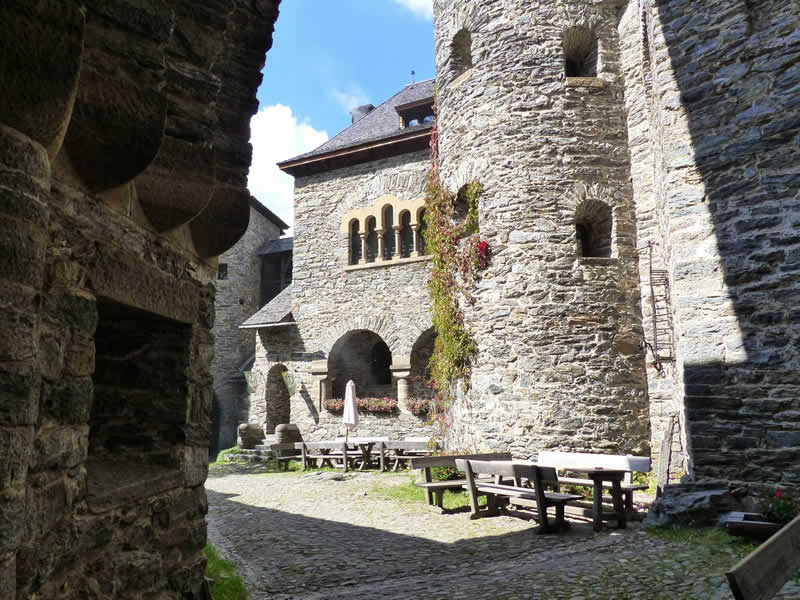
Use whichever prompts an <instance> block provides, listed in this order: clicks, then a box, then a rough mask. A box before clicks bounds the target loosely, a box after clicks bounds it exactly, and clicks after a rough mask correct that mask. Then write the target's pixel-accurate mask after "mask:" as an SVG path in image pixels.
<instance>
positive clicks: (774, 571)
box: [725, 516, 800, 600]
mask: <svg viewBox="0 0 800 600" xmlns="http://www.w3.org/2000/svg"><path fill="white" fill-rule="evenodd" d="M798 548H800V516H797V517H795V518H794V520H793V521H791V522H790V523H789V524H787V525H785V526H784V527H783V529H781V530H780V531H778V532H777V533H775V534H774V535H773V536H772V537H770V538H769V539H768V540H767V541H766V542H764V543H763V544H761V545H760V546H759V547H758V548H756V549H755V550H753V551H752V552H751V553H750V554H748V555H747V556H745V557H744V558H743V559H742V560H741V561H739V563H738V564H737V565H736V566H735V567H733V568H732V569H731V570H730V571H728V572H727V573H726V574H725V575H726V576H727V578H728V585H730V587H731V592H733V597H734V598H736V600H768V599H769V598H773V597H774V596H775V594H777V593H778V592H779V591H780V590H781V588H782V587H783V586H784V584H785V583H786V582H787V581H789V580H790V579H791V578H792V575H793V574H794V573H795V571H796V570H797V569H800V552H798Z"/></svg>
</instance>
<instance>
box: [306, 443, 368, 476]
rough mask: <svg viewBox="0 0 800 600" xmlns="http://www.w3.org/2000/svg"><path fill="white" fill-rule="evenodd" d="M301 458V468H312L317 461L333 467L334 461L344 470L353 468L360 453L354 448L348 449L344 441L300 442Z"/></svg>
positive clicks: (322, 464)
mask: <svg viewBox="0 0 800 600" xmlns="http://www.w3.org/2000/svg"><path fill="white" fill-rule="evenodd" d="M299 445H300V446H301V449H300V450H301V460H302V461H303V470H304V471H305V470H306V469H308V468H314V467H316V465H317V461H320V465H321V466H324V465H326V464H327V466H329V467H332V468H333V467H334V461H335V462H336V463H338V464H339V465H341V466H342V468H343V469H344V471H345V472H346V471H348V470H349V469H351V468H353V469H354V468H355V464H356V459H358V458H360V457H361V453H360V452H358V451H356V450H348V449H347V444H345V443H344V441H334V442H305V443H303V442H301V443H300V444H299Z"/></svg>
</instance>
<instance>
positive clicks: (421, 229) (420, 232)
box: [417, 208, 428, 254]
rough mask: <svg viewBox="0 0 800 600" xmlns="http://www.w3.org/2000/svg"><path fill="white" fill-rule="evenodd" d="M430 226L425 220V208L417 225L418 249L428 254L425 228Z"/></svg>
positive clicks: (420, 213)
mask: <svg viewBox="0 0 800 600" xmlns="http://www.w3.org/2000/svg"><path fill="white" fill-rule="evenodd" d="M427 228H428V223H427V222H426V220H425V209H424V208H423V209H422V210H421V211H420V212H419V225H417V251H418V252H419V253H420V254H427V245H426V244H425V230H426V229H427Z"/></svg>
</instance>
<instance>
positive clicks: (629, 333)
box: [434, 0, 650, 456]
mask: <svg viewBox="0 0 800 600" xmlns="http://www.w3.org/2000/svg"><path fill="white" fill-rule="evenodd" d="M434 15H435V34H436V66H437V73H438V76H437V84H438V106H439V111H438V127H439V132H440V137H439V149H440V154H441V159H442V175H443V180H444V183H445V184H446V186H447V187H449V188H450V189H452V190H457V189H459V188H460V187H461V186H462V185H464V184H466V183H467V182H469V181H470V180H478V181H480V182H481V184H482V185H483V189H484V192H483V195H482V196H481V197H480V206H479V210H480V235H481V237H482V238H483V239H486V240H487V241H488V243H489V246H490V248H491V250H492V260H491V265H490V266H489V268H488V269H487V270H486V271H485V272H484V273H483V275H482V277H481V280H480V281H479V282H478V283H477V284H476V286H475V290H474V292H473V294H474V296H475V299H476V302H475V305H474V307H469V308H468V309H467V310H466V320H467V324H468V325H469V326H470V328H471V329H472V331H473V332H474V335H475V339H476V341H477V344H478V347H479V356H478V359H477V363H476V364H475V366H474V369H473V374H472V382H471V383H472V390H471V393H470V394H469V395H468V397H467V398H464V399H463V401H462V402H461V403H459V404H458V406H456V408H455V410H454V412H453V416H452V421H453V429H452V430H451V434H450V437H451V444H452V445H455V446H465V447H487V446H488V447H490V448H503V449H506V448H507V449H510V450H512V451H514V452H515V453H517V454H519V455H524V456H530V455H532V454H533V453H535V452H536V451H537V450H540V449H544V448H560V449H564V450H576V451H589V450H593V451H601V452H610V453H633V454H648V453H649V449H650V448H649V446H650V437H649V427H648V422H649V419H648V400H647V390H646V382H645V363H644V354H643V352H642V351H641V350H640V348H639V342H640V340H641V338H642V327H641V308H640V301H639V289H638V256H637V251H636V247H635V235H636V223H635V217H636V215H635V211H634V204H633V191H632V189H631V185H630V176H631V171H630V160H629V154H628V148H627V129H626V121H625V112H624V103H623V101H624V99H623V91H624V86H623V79H622V73H621V70H620V64H619V39H618V36H617V30H616V24H617V19H616V11H615V10H614V9H613V8H611V7H607V6H605V5H598V4H595V5H592V6H588V5H586V4H584V3H571V4H570V3H567V2H535V1H505V2H494V3H491V4H486V3H474V2H451V1H445V0H440V1H436V2H434ZM572 27H586V28H588V29H590V30H591V31H592V32H593V34H594V36H596V38H597V40H598V42H599V43H598V50H597V55H598V57H599V58H598V69H597V77H592V78H584V79H579V80H572V81H565V66H564V51H563V50H562V40H563V39H564V37H565V33H566V32H567V30H569V29H570V28H572ZM465 30H466V31H469V33H470V36H469V37H470V39H471V57H470V60H468V61H465V60H463V58H460V57H457V56H455V49H454V45H453V40H454V39H455V38H456V36H457V34H459V32H462V31H465ZM462 35H463V34H462ZM462 39H463V38H462ZM465 64H471V65H472V66H471V67H470V68H468V69H466V70H465V71H464V70H463V69H464V65H465ZM462 71H463V72H462ZM598 202H602V203H604V204H605V205H606V206H607V207H609V208H610V210H611V214H612V221H613V226H612V229H611V234H610V243H611V252H610V256H608V257H605V258H593V257H581V256H580V252H579V248H578V241H577V238H576V222H578V221H579V216H580V215H581V213H582V211H584V210H585V209H586V208H587V207H596V206H598V204H597V203H598Z"/></svg>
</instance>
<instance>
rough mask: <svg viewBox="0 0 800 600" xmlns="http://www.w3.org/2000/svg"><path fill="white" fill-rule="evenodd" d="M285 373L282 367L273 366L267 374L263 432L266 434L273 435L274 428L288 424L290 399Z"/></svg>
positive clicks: (285, 369) (284, 368) (286, 370)
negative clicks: (265, 413)
mask: <svg viewBox="0 0 800 600" xmlns="http://www.w3.org/2000/svg"><path fill="white" fill-rule="evenodd" d="M287 372H288V369H287V368H286V367H285V366H284V365H275V366H273V367H272V368H270V370H269V371H268V372H267V387H266V390H265V392H264V394H265V397H264V399H265V401H266V402H265V405H266V407H267V418H266V422H265V424H264V430H265V432H266V433H267V434H271V433H275V427H276V426H278V425H281V424H283V423H288V422H289V417H290V415H291V398H290V397H289V388H288V387H286V376H285V373H287Z"/></svg>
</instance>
